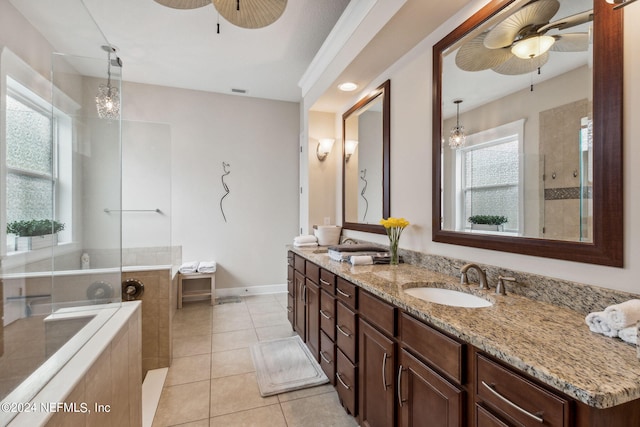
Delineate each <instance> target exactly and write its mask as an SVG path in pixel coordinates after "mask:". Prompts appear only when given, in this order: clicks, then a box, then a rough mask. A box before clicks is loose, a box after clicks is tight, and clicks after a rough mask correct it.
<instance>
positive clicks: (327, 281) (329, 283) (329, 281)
mask: <svg viewBox="0 0 640 427" xmlns="http://www.w3.org/2000/svg"><path fill="white" fill-rule="evenodd" d="M320 287H321V288H322V289H324V290H325V291H327V292H329V293H330V294H331V295H333V294H335V293H336V275H335V274H333V273H332V272H330V271H328V270H325V269H321V270H320Z"/></svg>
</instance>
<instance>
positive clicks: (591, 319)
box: [584, 311, 618, 337]
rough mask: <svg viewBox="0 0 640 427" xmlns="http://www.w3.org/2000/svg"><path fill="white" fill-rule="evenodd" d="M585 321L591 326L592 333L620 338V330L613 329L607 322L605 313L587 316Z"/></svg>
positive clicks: (600, 312) (598, 312)
mask: <svg viewBox="0 0 640 427" xmlns="http://www.w3.org/2000/svg"><path fill="white" fill-rule="evenodd" d="M584 321H585V322H586V323H587V325H588V326H589V330H590V331H591V332H596V333H598V334H602V335H604V336H607V337H616V336H618V329H615V328H612V327H611V326H610V325H609V322H607V316H606V315H605V313H604V311H595V312H593V313H589V314H587V317H585V318H584Z"/></svg>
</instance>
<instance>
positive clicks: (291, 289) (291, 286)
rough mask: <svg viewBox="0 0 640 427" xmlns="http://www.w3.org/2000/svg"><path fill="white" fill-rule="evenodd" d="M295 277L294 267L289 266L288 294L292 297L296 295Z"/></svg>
mask: <svg viewBox="0 0 640 427" xmlns="http://www.w3.org/2000/svg"><path fill="white" fill-rule="evenodd" d="M293 277H294V273H293V267H292V266H288V267H287V292H288V293H289V295H290V296H294V295H295V291H294V289H295V286H294V284H293Z"/></svg>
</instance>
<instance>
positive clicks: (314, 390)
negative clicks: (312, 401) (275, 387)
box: [278, 384, 335, 403]
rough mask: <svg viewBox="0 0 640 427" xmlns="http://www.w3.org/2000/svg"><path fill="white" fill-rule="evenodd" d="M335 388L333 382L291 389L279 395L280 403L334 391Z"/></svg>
mask: <svg viewBox="0 0 640 427" xmlns="http://www.w3.org/2000/svg"><path fill="white" fill-rule="evenodd" d="M334 392H335V388H333V386H332V385H331V384H325V385H319V386H317V387H308V388H304V389H302V390H296V391H290V392H288V393H281V394H279V395H278V400H279V401H280V403H282V402H289V401H291V400H296V399H302V398H305V397H311V396H317V395H319V394H324V393H334Z"/></svg>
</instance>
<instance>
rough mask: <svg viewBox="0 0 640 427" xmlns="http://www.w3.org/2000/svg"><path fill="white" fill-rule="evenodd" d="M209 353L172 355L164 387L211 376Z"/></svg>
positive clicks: (206, 378) (202, 379) (201, 379)
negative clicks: (185, 355) (184, 355)
mask: <svg viewBox="0 0 640 427" xmlns="http://www.w3.org/2000/svg"><path fill="white" fill-rule="evenodd" d="M210 371H211V353H207V354H199V355H196V356H187V357H174V358H173V361H172V363H171V367H170V368H169V372H168V373H167V379H166V380H165V382H164V385H165V387H167V386H172V385H177V384H185V383H192V382H196V381H204V380H208V379H209V378H210V376H211V372H210Z"/></svg>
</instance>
